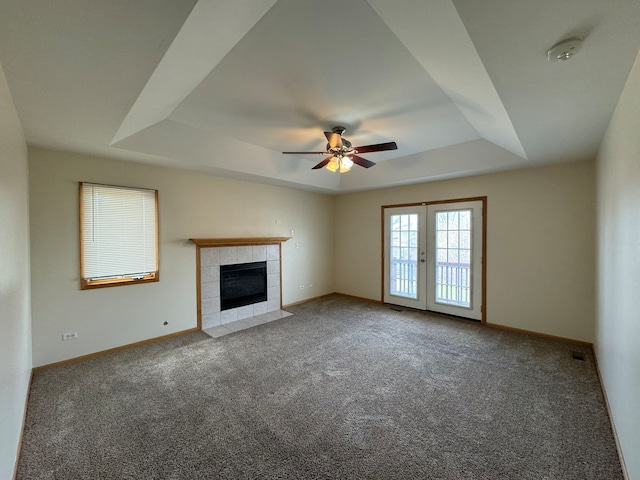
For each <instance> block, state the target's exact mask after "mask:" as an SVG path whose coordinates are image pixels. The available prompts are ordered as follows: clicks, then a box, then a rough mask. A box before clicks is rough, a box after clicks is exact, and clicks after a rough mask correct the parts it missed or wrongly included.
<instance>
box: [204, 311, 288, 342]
mask: <svg viewBox="0 0 640 480" xmlns="http://www.w3.org/2000/svg"><path fill="white" fill-rule="evenodd" d="M291 315H293V313H290V312H287V311H285V310H275V311H273V312H267V313H263V314H261V315H256V316H253V317H251V318H246V319H244V320H236V321H234V322H229V323H225V324H224V325H217V326H215V327H211V328H206V329H203V330H202V331H203V332H204V333H206V334H207V335H209V336H210V337H213V338H220V337H223V336H225V335H229V334H230V333H235V332H239V331H240V330H246V329H247V328H251V327H257V326H258V325H262V324H263V323H269V322H273V321H274V320H279V319H281V318H285V317H290V316H291Z"/></svg>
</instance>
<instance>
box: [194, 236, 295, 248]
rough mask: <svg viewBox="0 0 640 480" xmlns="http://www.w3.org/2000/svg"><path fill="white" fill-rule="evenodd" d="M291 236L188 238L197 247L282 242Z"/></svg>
mask: <svg viewBox="0 0 640 480" xmlns="http://www.w3.org/2000/svg"><path fill="white" fill-rule="evenodd" d="M290 238H291V237H252V238H190V239H189V240H191V241H192V242H193V243H195V244H196V245H197V246H198V247H236V246H242V245H273V244H277V243H284V242H286V241H287V240H289V239H290Z"/></svg>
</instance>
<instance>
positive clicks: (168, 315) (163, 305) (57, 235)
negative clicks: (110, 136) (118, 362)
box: [29, 149, 334, 366]
mask: <svg viewBox="0 0 640 480" xmlns="http://www.w3.org/2000/svg"><path fill="white" fill-rule="evenodd" d="M29 178H30V192H31V197H30V201H31V231H32V235H31V263H32V296H33V300H32V310H33V339H34V365H35V366H40V365H45V364H50V363H53V362H57V361H61V360H65V359H69V358H73V357H78V356H81V355H85V354H89V353H93V352H97V351H101V350H106V349H109V348H113V347H118V346H121V345H127V344H130V343H134V342H137V341H141V340H145V339H149V338H154V337H158V336H161V335H166V334H170V333H173V332H177V331H181V330H185V329H188V328H192V327H195V326H196V281H195V279H196V276H195V275H196V274H195V246H194V245H193V244H192V243H191V242H189V240H188V239H189V238H198V237H199V238H214V237H263V236H289V234H290V231H291V230H294V238H293V239H292V240H289V241H288V242H286V243H285V244H284V245H283V253H282V256H283V258H282V271H283V278H282V288H283V293H282V300H283V303H284V304H290V303H294V302H298V301H301V300H305V299H308V298H312V297H315V296H320V295H324V294H327V293H331V292H332V291H333V264H332V262H328V261H326V259H328V258H333V255H334V252H333V237H334V232H333V221H334V198H333V197H331V196H327V195H322V194H318V193H309V192H303V191H299V190H293V189H288V188H282V187H274V186H267V185H259V184H254V183H246V182H240V181H236V180H229V179H223V178H218V177H212V176H207V175H201V174H194V173H188V172H182V171H177V170H170V169H164V168H158V167H151V166H145V165H140V164H133V163H129V162H118V161H114V160H106V159H100V158H93V157H88V156H83V155H77V154H71V153H63V152H57V151H50V150H41V149H30V151H29ZM79 181H88V182H96V183H106V184H115V185H127V186H135V187H145V188H154V189H158V191H159V214H160V220H159V221H160V282H158V283H151V284H143V285H131V286H124V287H112V288H102V289H96V290H85V291H80V289H79V284H78V276H79V258H78V257H79V254H78V198H77V197H78V182H79ZM276 222H279V223H276ZM296 247H297V248H296ZM311 284H313V287H310V285H311ZM301 285H304V287H305V288H304V290H302V289H300V286H301ZM165 321H167V322H169V324H168V325H167V326H164V325H163V322H165ZM76 331H77V332H78V339H77V340H68V341H65V342H63V341H62V340H61V335H62V334H63V333H65V332H76Z"/></svg>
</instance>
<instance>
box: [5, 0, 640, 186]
mask: <svg viewBox="0 0 640 480" xmlns="http://www.w3.org/2000/svg"><path fill="white" fill-rule="evenodd" d="M0 11H2V15H0V63H1V64H2V66H3V68H4V71H5V75H6V77H7V81H8V83H9V87H10V89H11V92H12V95H13V99H14V101H15V104H16V108H17V110H18V114H19V116H20V119H21V122H22V125H23V128H24V131H25V135H26V138H27V141H28V143H29V144H30V145H35V146H40V147H47V148H54V149H60V150H67V151H72V152H80V153H88V154H94V155H100V156H107V157H113V158H119V159H125V160H131V161H136V162H144V163H150V164H157V165H163V166H171V167H178V168H183V169H189V170H195V171H200V172H206V173H211V174H216V175H222V176H228V177H233V178H242V179H248V180H252V181H260V182H265V183H274V184H284V185H290V186H294V187H297V188H304V189H311V190H317V191H324V192H329V193H341V192H350V191H357V190H363V189H370V188H378V187H383V186H388V185H399V184H406V183H415V182H424V181H429V180H434V179H442V178H451V177H456V176H464V175H474V174H478V173H482V172H489V171H496V170H503V169H510V168H522V167H526V166H533V165H536V164H543V163H552V162H564V161H573V160H582V159H589V158H593V157H594V156H595V153H596V151H597V148H598V145H599V143H600V140H601V138H602V136H603V134H604V131H605V129H606V127H607V125H608V122H609V119H610V118H611V115H612V113H613V110H614V108H615V105H616V103H617V101H618V98H619V96H620V93H621V92H622V88H623V87H624V83H625V81H626V79H627V76H628V74H629V72H630V70H631V66H632V65H633V62H634V60H635V58H636V56H637V54H638V50H639V49H640V2H638V1H637V0H607V1H603V0H537V1H535V2H529V1H524V0H520V1H513V0H484V1H482V2H479V1H477V0H453V1H452V0H368V1H367V0H348V1H345V0H323V1H318V0H199V1H196V0H136V1H131V0H109V1H106V2H105V1H98V0H85V1H82V2H78V1H77V0H56V1H55V2H52V1H51V0H0ZM571 36H579V37H582V38H584V39H585V40H584V44H583V47H582V50H581V51H580V52H579V53H578V54H577V55H576V56H575V57H574V58H573V59H571V60H569V61H567V62H561V63H550V62H548V61H547V58H546V51H547V50H548V49H549V48H550V47H551V46H552V45H553V44H554V43H556V42H557V41H559V40H562V39H565V38H568V37H571ZM336 125H343V126H345V127H346V129H347V131H346V133H345V137H346V138H347V139H349V140H350V141H351V142H352V143H353V145H354V146H357V145H368V144H372V143H381V142H389V141H396V142H397V144H398V150H396V151H390V152H376V153H368V154H364V155H363V156H364V157H365V158H367V159H369V160H372V161H374V162H377V163H378V164H377V165H376V166H375V167H373V168H371V169H364V168H360V167H357V166H355V167H354V168H353V169H352V170H351V172H349V173H346V174H337V173H331V172H329V171H327V170H325V169H321V170H311V167H312V166H313V165H315V164H316V163H318V162H319V161H321V160H322V158H323V157H322V156H316V155H306V156H297V155H282V153H281V152H282V151H292V150H293V151H307V150H309V151H321V150H324V148H325V144H326V139H325V138H324V135H323V133H322V132H323V131H330V130H331V128H332V127H333V126H336Z"/></svg>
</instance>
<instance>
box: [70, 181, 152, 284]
mask: <svg viewBox="0 0 640 480" xmlns="http://www.w3.org/2000/svg"><path fill="white" fill-rule="evenodd" d="M80 190H81V207H82V215H81V221H82V229H81V241H82V257H83V259H82V260H83V262H82V265H83V271H82V278H83V280H99V279H108V278H119V277H133V278H134V279H135V278H136V277H141V278H142V277H143V276H145V275H147V274H150V273H155V272H156V271H157V269H158V265H157V259H158V255H157V245H158V242H157V226H156V224H157V211H156V209H157V206H156V191H155V190H146V189H139V188H128V187H116V186H110V185H97V184H91V183H81V186H80Z"/></svg>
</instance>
